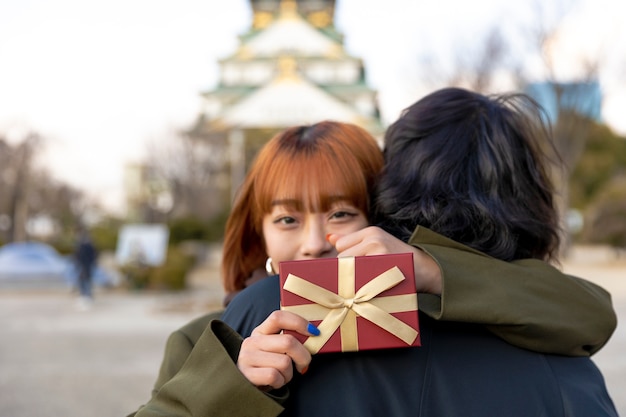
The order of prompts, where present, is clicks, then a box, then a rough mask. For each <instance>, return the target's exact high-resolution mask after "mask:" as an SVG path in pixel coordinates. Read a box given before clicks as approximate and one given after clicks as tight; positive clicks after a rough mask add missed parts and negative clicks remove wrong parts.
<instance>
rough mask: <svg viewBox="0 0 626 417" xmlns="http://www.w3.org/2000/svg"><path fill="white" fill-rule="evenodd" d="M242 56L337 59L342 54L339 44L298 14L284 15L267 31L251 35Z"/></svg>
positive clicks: (241, 51)
mask: <svg viewBox="0 0 626 417" xmlns="http://www.w3.org/2000/svg"><path fill="white" fill-rule="evenodd" d="M239 54H240V55H243V56H246V57H251V58H252V57H254V58H257V57H262V56H278V55H283V54H289V55H292V56H294V55H303V56H311V55H313V56H326V57H328V56H338V55H342V54H343V46H342V43H341V41H340V40H338V39H337V38H336V37H332V36H330V34H329V33H326V32H324V31H321V30H318V29H317V28H315V27H314V26H313V25H311V24H310V23H309V22H308V21H307V20H305V19H304V18H302V16H300V15H299V14H298V13H296V12H293V13H282V14H281V15H280V17H279V18H278V19H276V20H274V21H273V22H272V23H270V25H269V26H267V27H266V28H265V29H263V30H261V31H256V32H253V33H251V36H249V37H247V38H246V39H244V42H243V44H242V45H241V46H240V50H239Z"/></svg>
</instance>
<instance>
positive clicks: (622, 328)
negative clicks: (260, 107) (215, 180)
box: [0, 252, 626, 417]
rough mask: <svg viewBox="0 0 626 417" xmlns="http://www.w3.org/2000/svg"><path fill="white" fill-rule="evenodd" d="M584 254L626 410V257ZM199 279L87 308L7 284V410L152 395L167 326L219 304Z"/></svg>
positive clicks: (605, 368) (606, 353)
mask: <svg viewBox="0 0 626 417" xmlns="http://www.w3.org/2000/svg"><path fill="white" fill-rule="evenodd" d="M582 255H583V256H582V258H583V259H584V258H587V259H586V260H585V261H584V262H583V261H578V260H577V261H572V262H568V263H566V264H565V265H564V267H565V270H566V271H569V272H572V273H576V274H579V275H583V276H586V277H588V278H590V279H593V280H594V281H596V282H598V283H600V284H601V285H603V286H604V287H605V288H607V289H609V290H610V291H611V292H612V294H613V297H614V302H615V306H616V309H617V311H618V314H619V317H620V324H619V326H618V330H617V332H616V333H615V335H614V336H613V338H612V339H611V341H610V342H609V343H608V345H607V346H606V347H605V348H604V349H603V350H602V351H601V352H599V353H598V354H597V355H596V356H595V357H594V360H595V362H596V363H597V364H598V366H599V367H600V369H601V370H602V372H603V373H604V375H605V378H606V380H607V385H608V387H609V391H610V393H611V395H612V397H613V399H614V401H615V403H616V406H617V407H618V410H619V412H620V414H621V415H624V416H626V325H625V324H624V322H625V321H626V260H621V261H619V262H615V261H610V260H609V261H607V260H606V259H596V258H590V257H587V256H585V252H583V253H582ZM576 259H581V257H576ZM204 272H206V271H204ZM211 276H212V275H211ZM194 282H195V285H196V286H195V289H194V290H193V291H189V292H186V293H184V294H168V295H163V294H145V293H125V292H115V291H113V292H102V291H100V292H98V293H97V299H96V303H95V305H94V307H93V308H92V309H91V310H89V311H79V310H78V309H77V308H76V304H75V298H74V297H75V296H74V295H72V294H69V293H68V291H67V290H66V289H56V290H46V291H33V290H32V289H29V290H19V289H15V288H12V289H8V290H7V289H6V288H4V289H3V288H1V287H0V416H2V417H49V416H63V417H78V416H81V417H82V416H99V417H109V416H110V417H114V416H117V417H119V416H125V415H126V414H127V413H128V412H131V411H133V410H134V409H136V407H137V406H139V405H140V404H142V402H143V401H145V400H146V399H147V398H148V396H149V391H150V388H151V386H152V383H153V382H154V379H155V377H156V373H157V370H158V369H157V368H158V364H159V363H160V360H161V357H162V354H163V346H164V343H165V339H166V337H167V335H168V334H169V333H170V332H171V331H172V330H173V329H175V328H177V327H179V326H180V325H182V324H184V323H185V322H187V321H188V320H189V319H191V318H192V317H196V316H198V315H200V314H201V313H203V312H204V311H207V310H209V309H211V308H213V307H214V306H216V305H218V304H219V300H220V299H221V292H220V290H219V283H217V280H216V279H214V278H209V279H207V277H206V276H204V277H202V276H200V275H199V276H196V277H195V278H194Z"/></svg>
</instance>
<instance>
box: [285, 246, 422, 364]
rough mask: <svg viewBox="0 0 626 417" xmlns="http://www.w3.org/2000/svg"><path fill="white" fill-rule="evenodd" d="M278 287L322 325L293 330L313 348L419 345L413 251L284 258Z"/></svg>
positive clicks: (289, 304) (293, 306) (289, 303)
mask: <svg viewBox="0 0 626 417" xmlns="http://www.w3.org/2000/svg"><path fill="white" fill-rule="evenodd" d="M280 293H281V294H280V297H281V309H283V310H288V311H292V312H294V313H296V314H299V315H300V316H302V317H304V318H306V319H307V320H309V321H310V322H311V323H313V324H315V325H316V326H317V327H318V328H319V329H320V332H321V334H320V335H319V336H313V337H306V336H303V335H300V334H298V333H295V332H290V333H291V334H293V335H294V336H295V337H296V338H298V340H300V341H301V342H302V343H304V346H305V347H306V348H307V349H308V350H309V351H310V352H311V353H322V352H349V351H357V350H369V349H388V348H396V347H409V346H420V345H421V343H420V336H419V322H418V315H417V293H416V290H415V278H414V274H413V254H412V253H403V254H396V255H375V256H357V257H343V258H325V259H315V260H306V261H288V262H281V263H280Z"/></svg>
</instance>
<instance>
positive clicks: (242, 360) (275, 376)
mask: <svg viewBox="0 0 626 417" xmlns="http://www.w3.org/2000/svg"><path fill="white" fill-rule="evenodd" d="M283 330H292V331H296V332H298V333H300V334H303V335H306V336H314V335H315V333H317V334H319V330H317V328H316V327H315V326H313V325H312V324H310V323H309V322H308V321H306V320H305V319H303V318H302V317H300V316H298V315H297V314H294V313H290V312H287V311H280V310H278V311H274V312H273V313H272V314H270V316H269V317H268V318H267V319H266V320H265V321H264V322H263V323H261V324H260V325H259V326H257V328H255V329H254V331H253V332H252V334H251V335H250V337H248V338H246V339H244V341H243V343H242V345H241V350H240V352H239V358H238V360H237V366H238V368H239V370H240V371H241V372H242V373H243V374H244V376H245V377H246V378H248V380H250V382H252V383H253V384H254V385H256V386H259V387H262V386H271V387H273V388H280V387H282V386H283V385H285V384H286V383H288V382H289V381H291V379H292V378H293V367H294V365H295V368H296V370H297V371H298V372H300V373H304V372H305V371H306V369H307V368H308V366H309V363H310V362H311V354H310V353H309V351H308V350H307V349H306V348H305V347H304V345H302V343H300V341H298V339H296V338H295V337H294V336H292V335H291V334H285V333H281V332H282V331H283Z"/></svg>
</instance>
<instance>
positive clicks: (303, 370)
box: [300, 366, 309, 375]
mask: <svg viewBox="0 0 626 417" xmlns="http://www.w3.org/2000/svg"><path fill="white" fill-rule="evenodd" d="M308 370H309V367H308V366H305V367H304V368H302V370H301V371H300V375H304V374H306V371H308Z"/></svg>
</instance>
